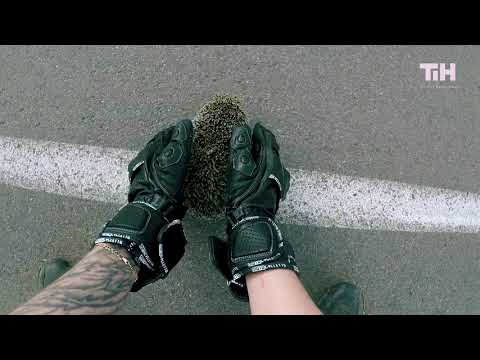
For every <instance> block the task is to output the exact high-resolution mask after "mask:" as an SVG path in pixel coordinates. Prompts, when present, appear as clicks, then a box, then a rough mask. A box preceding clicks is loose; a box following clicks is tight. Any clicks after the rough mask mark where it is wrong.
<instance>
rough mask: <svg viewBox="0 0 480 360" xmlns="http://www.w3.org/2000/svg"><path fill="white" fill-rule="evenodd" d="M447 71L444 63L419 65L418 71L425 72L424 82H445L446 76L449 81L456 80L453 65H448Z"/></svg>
mask: <svg viewBox="0 0 480 360" xmlns="http://www.w3.org/2000/svg"><path fill="white" fill-rule="evenodd" d="M449 65H450V66H449V68H448V69H447V64H445V63H440V64H436V63H421V64H420V69H423V70H425V81H445V80H446V78H447V76H448V78H449V80H450V81H455V80H456V73H455V70H456V69H455V63H450V64H449Z"/></svg>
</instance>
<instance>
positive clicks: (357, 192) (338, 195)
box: [0, 136, 480, 233]
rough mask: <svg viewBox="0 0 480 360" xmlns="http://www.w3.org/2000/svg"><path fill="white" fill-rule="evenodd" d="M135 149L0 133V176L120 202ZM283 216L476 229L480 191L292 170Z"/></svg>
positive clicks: (323, 222)
mask: <svg viewBox="0 0 480 360" xmlns="http://www.w3.org/2000/svg"><path fill="white" fill-rule="evenodd" d="M135 154H136V153H135V152H132V151H128V150H122V149H116V148H103V147H98V146H90V145H74V144H65V143H56V142H50V141H38V140H30V139H20V138H12V137H1V136H0V182H1V183H5V184H9V185H13V186H18V187H22V188H26V189H30V190H34V191H44V192H48V193H55V194H61V195H66V196H73V197H77V198H82V199H88V200H96V201H103V202H111V203H118V204H123V203H125V201H126V193H127V188H128V174H127V165H128V162H129V161H130V160H131V159H132V158H133V157H134V156H135ZM290 172H291V175H292V182H291V187H290V191H289V193H288V196H287V200H286V201H285V202H284V203H283V204H281V207H280V212H279V214H278V218H279V220H280V221H281V222H284V223H289V224H298V225H311V226H326V227H332V226H335V227H340V228H353V229H369V230H389V231H430V232H467V233H476V232H480V194H474V193H464V192H460V191H454V190H448V189H440V188H433V187H427V186H418V185H409V184H403V183H399V182H393V181H384V180H376V179H366V178H358V177H350V176H342V175H335V174H326V173H321V172H319V171H305V170H296V169H290Z"/></svg>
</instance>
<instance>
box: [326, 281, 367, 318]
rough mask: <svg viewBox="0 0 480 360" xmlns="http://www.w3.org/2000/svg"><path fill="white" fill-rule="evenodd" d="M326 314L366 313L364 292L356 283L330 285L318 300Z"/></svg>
mask: <svg viewBox="0 0 480 360" xmlns="http://www.w3.org/2000/svg"><path fill="white" fill-rule="evenodd" d="M317 305H318V307H319V308H320V310H322V313H324V314H325V315H364V314H365V309H364V304H363V296H362V292H361V291H360V289H359V288H357V287H356V286H355V285H353V284H351V283H348V282H341V283H338V284H335V285H333V286H331V287H329V288H328V289H327V290H326V291H325V293H324V294H323V295H322V296H321V297H320V300H319V301H318V302H317Z"/></svg>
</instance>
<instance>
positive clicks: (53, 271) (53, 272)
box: [38, 258, 72, 289]
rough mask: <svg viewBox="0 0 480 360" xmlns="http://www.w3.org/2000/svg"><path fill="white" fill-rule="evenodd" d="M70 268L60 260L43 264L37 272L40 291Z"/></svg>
mask: <svg viewBox="0 0 480 360" xmlns="http://www.w3.org/2000/svg"><path fill="white" fill-rule="evenodd" d="M71 268H72V265H70V263H69V262H68V261H66V260H64V259H60V258H58V259H54V260H52V261H48V262H44V263H43V264H42V266H40V270H39V272H38V285H39V286H40V288H41V289H43V288H46V287H47V286H48V285H50V284H51V283H53V282H54V281H55V280H57V279H58V278H59V277H61V276H62V275H63V274H65V273H66V272H67V271H68V270H70V269H71Z"/></svg>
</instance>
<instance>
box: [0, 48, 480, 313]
mask: <svg viewBox="0 0 480 360" xmlns="http://www.w3.org/2000/svg"><path fill="white" fill-rule="evenodd" d="M420 62H446V63H449V62H455V63H456V64H457V81H456V83H455V85H456V86H457V88H454V89H431V88H425V85H426V83H425V82H424V80H423V73H422V71H421V70H420V69H419V68H418V66H419V63H420ZM479 65H480V47H478V46H338V47H334V46H300V47H297V46H246V47H244V46H219V47H215V46H192V47H188V46H185V47H174V46H158V47H143V46H142V47H136V46H111V47H106V46H102V47H98V46H94V47H91V46H65V47H57V46H49V47H43V46H35V47H16V46H1V47H0V135H5V136H18V137H28V138H38V139H48V140H54V141H62V142H71V143H81V144H96V145H100V146H115V147H121V148H130V149H138V148H139V147H141V146H142V144H143V143H144V142H145V141H146V140H148V139H149V137H150V136H151V135H152V134H153V133H154V132H156V131H157V130H158V129H159V128H160V127H161V126H162V125H164V124H166V123H171V122H173V121H175V120H176V119H178V118H180V117H185V116H192V115H193V114H194V113H195V111H196V110H198V109H199V107H200V106H201V105H202V104H203V103H204V102H206V101H208V100H209V99H210V98H211V97H212V96H213V95H214V94H218V93H229V94H232V95H238V96H240V98H241V99H242V101H243V103H244V104H245V108H246V110H247V115H248V116H249V118H250V119H252V120H254V119H259V120H262V121H264V122H265V123H266V124H267V125H268V126H270V127H272V128H273V129H274V131H275V133H276V134H277V135H278V138H279V142H280V145H281V147H282V149H281V151H282V157H283V159H284V161H285V162H286V165H287V166H288V167H295V168H301V169H320V170H322V171H331V172H335V173H338V174H344V175H356V176H365V177H369V178H380V179H388V180H396V181H401V182H407V183H412V184H420V185H431V186H441V187H448V188H451V189H455V190H462V191H473V192H478V186H477V184H478V179H479V178H480V176H479V175H480V139H479V136H478V135H479V134H480V122H479V120H478V119H480V116H479V115H480V104H479V96H480V66H479ZM0 199H1V201H0V228H1V229H4V235H3V236H2V239H0V269H1V273H0V285H1V286H0V312H2V313H6V312H8V311H10V310H12V309H13V308H14V307H15V306H16V305H18V304H20V303H21V302H23V301H25V300H27V299H28V297H29V296H31V295H33V293H34V292H35V287H34V274H35V273H36V271H37V268H38V265H39V263H40V261H41V259H43V258H51V257H55V256H65V257H67V258H68V259H71V260H74V261H75V260H78V259H79V258H80V257H81V256H82V255H83V254H84V253H85V252H86V251H87V250H88V247H87V245H86V240H87V239H89V238H92V237H93V236H94V235H95V234H96V233H97V232H98V230H99V228H100V226H101V225H102V224H103V223H104V222H105V221H106V220H107V219H108V217H109V216H111V215H112V214H113V212H114V211H115V209H116V208H117V206H116V205H112V204H102V203H96V202H87V201H80V200H76V199H71V198H65V197H61V196H57V195H50V194H43V193H35V192H31V191H27V190H22V189H16V188H12V187H8V186H4V185H0ZM186 227H187V229H186V232H187V235H189V248H188V252H187V255H186V256H185V259H184V260H185V261H183V262H182V263H181V264H180V265H179V266H178V268H176V271H174V272H173V273H172V274H171V276H170V277H169V278H168V279H167V280H166V281H165V282H161V283H157V284H154V285H152V286H151V287H150V288H148V289H145V291H144V292H141V293H138V294H135V295H132V296H131V297H130V298H129V300H128V301H127V304H126V306H125V308H124V310H123V311H124V312H125V313H194V314H206V313H233V314H244V313H248V307H247V306H246V305H245V304H242V303H239V302H237V301H236V300H233V299H232V298H231V297H230V295H229V293H228V291H227V290H226V289H225V287H224V286H223V282H222V281H221V278H220V276H219V275H218V274H216V273H215V272H214V271H213V269H212V268H211V266H209V264H208V256H207V244H206V233H208V232H210V231H221V224H220V223H213V224H212V223H208V224H207V223H202V222H200V221H198V220H192V219H191V220H190V221H187V225H186ZM284 231H285V235H286V236H287V237H288V238H289V239H290V240H291V241H292V243H293V244H294V248H295V250H296V252H297V254H298V260H299V263H300V267H301V269H302V270H303V278H304V281H305V284H306V286H307V288H308V289H309V290H310V291H311V292H312V294H314V295H315V296H316V295H318V294H319V292H320V291H321V290H322V289H324V288H325V287H326V286H328V285H330V284H331V283H333V282H335V281H336V280H338V279H341V278H347V279H350V280H352V281H354V282H356V283H358V284H359V285H360V286H361V287H362V288H363V289H364V290H365V293H366V302H367V310H368V311H369V312H371V313H472V312H473V313H480V299H479V295H480V286H479V285H480V284H479V280H478V273H479V272H478V270H479V269H478V267H479V265H478V264H479V261H478V260H479V256H480V252H479V251H480V250H479V249H480V247H479V245H478V244H479V240H480V235H478V234H474V235H465V234H463V235H461V234H441V233H403V232H374V231H358V230H345V229H323V228H310V227H304V226H285V228H284Z"/></svg>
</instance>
